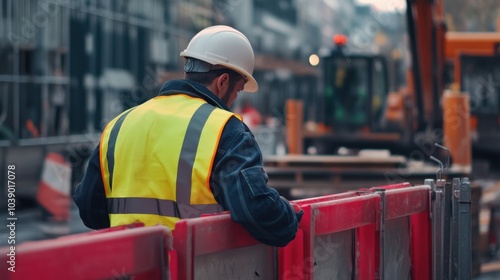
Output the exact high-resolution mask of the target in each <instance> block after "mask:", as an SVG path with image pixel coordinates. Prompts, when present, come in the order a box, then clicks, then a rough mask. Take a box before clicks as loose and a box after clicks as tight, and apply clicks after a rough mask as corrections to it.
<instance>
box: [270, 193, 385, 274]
mask: <svg viewBox="0 0 500 280" xmlns="http://www.w3.org/2000/svg"><path fill="white" fill-rule="evenodd" d="M294 202H295V203H297V204H299V205H301V207H302V209H303V210H304V216H303V217H302V220H301V222H300V229H302V231H303V234H304V249H303V253H304V254H303V257H302V264H300V265H297V264H290V263H289V264H283V267H284V269H283V270H281V269H280V278H279V279H314V278H315V276H316V278H317V279H322V277H328V274H329V273H330V271H327V270H329V269H332V272H333V273H336V275H333V274H330V275H329V277H333V278H335V279H345V277H348V279H350V278H351V277H352V276H353V275H354V274H355V276H356V277H357V279H375V273H376V269H377V268H378V264H377V263H376V261H377V258H376V257H375V255H376V253H377V248H376V244H377V241H378V238H379V233H378V231H377V223H378V216H379V208H380V197H379V196H378V195H376V194H370V193H367V194H362V193H357V192H346V193H341V194H335V195H329V196H325V197H318V198H312V199H304V200H297V201H294ZM353 230H354V231H353ZM360 238H362V239H363V242H362V243H361V242H358V240H359V239H360ZM346 240H347V241H350V242H345V241H346ZM339 244H340V247H342V248H338V247H339ZM291 245H292V246H293V244H290V245H288V246H287V247H285V248H284V249H288V247H289V246H291ZM289 250H291V249H289ZM282 251H283V250H282ZM282 251H280V253H281V252H282ZM296 251H300V250H297V249H296ZM345 252H348V253H349V254H352V256H351V259H349V258H348V256H346V255H344V253H345ZM331 264H334V265H333V266H332V265H331ZM335 264H336V265H337V267H335ZM344 264H345V265H350V266H351V269H350V270H349V268H348V267H345V265H344ZM339 267H341V269H338V268H339ZM296 268H301V269H302V271H299V270H298V269H296ZM347 270H349V271H347Z"/></svg>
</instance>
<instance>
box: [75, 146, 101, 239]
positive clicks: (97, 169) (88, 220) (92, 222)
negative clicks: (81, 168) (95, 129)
mask: <svg viewBox="0 0 500 280" xmlns="http://www.w3.org/2000/svg"><path fill="white" fill-rule="evenodd" d="M73 200H74V201H75V203H76V206H78V210H79V211H80V218H81V219H82V221H83V223H84V224H85V226H87V227H88V228H91V229H102V228H107V227H109V215H108V204H107V201H106V194H105V193H104V184H103V181H102V176H101V164H100V160H99V145H97V147H96V148H95V150H94V151H93V152H92V155H90V160H89V164H88V166H87V171H86V172H85V176H84V177H83V179H82V181H81V182H80V184H78V186H77V187H76V190H75V194H74V195H73Z"/></svg>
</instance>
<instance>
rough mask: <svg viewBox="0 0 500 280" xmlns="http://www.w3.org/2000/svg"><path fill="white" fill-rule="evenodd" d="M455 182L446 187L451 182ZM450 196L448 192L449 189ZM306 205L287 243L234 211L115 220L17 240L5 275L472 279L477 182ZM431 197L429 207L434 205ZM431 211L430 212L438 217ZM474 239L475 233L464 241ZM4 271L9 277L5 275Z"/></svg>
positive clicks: (393, 189) (398, 188) (385, 190)
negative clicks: (166, 219)
mask: <svg viewBox="0 0 500 280" xmlns="http://www.w3.org/2000/svg"><path fill="white" fill-rule="evenodd" d="M447 188H448V189H447ZM448 196H451V197H452V198H449V199H448V200H451V203H450V202H446V199H445V198H446V197H448ZM293 202H294V203H296V204H298V205H300V206H301V207H302V209H303V210H304V215H303V218H302V220H301V222H300V224H299V230H298V232H297V236H296V238H295V239H294V240H293V241H292V242H291V243H290V244H288V245H287V246H286V247H283V248H274V247H270V246H267V245H264V244H261V243H259V242H258V241H256V240H255V239H253V238H252V237H251V236H250V234H249V233H248V232H247V231H246V230H245V229H244V228H243V227H242V226H241V225H239V224H236V223H234V222H233V221H232V220H231V217H230V215H229V214H228V213H222V214H216V215H211V216H205V217H201V218H194V219H185V220H180V221H179V222H177V224H176V228H175V230H174V231H173V236H172V235H171V234H170V232H169V230H168V229H167V228H166V227H163V226H155V227H142V225H134V227H133V228H130V226H126V227H116V228H111V229H107V230H101V231H94V232H91V233H86V234H78V235H73V236H68V237H62V238H58V239H55V240H49V241H38V242H28V243H24V244H21V245H20V246H16V250H15V257H14V259H15V264H16V273H7V274H4V272H7V268H6V267H4V266H5V264H8V262H9V260H10V259H9V258H10V256H9V248H1V249H0V252H1V255H0V261H1V262H2V264H1V265H0V268H1V269H2V271H1V272H0V276H1V279H34V278H35V279H109V278H115V279H116V278H118V279H122V278H123V279H128V278H127V277H133V278H134V279H169V278H170V279H174V280H191V279H280V280H281V279H287V280H298V279H332V278H333V279H363V280H364V279H373V280H374V279H418V280H420V279H451V278H450V277H453V278H457V279H470V265H471V252H470V249H471V246H470V183H469V181H468V179H466V178H462V179H457V180H454V181H453V184H451V182H445V181H444V180H440V181H438V182H437V183H436V184H435V183H434V182H433V181H432V180H426V182H425V185H422V186H413V187H412V186H409V184H407V183H401V184H393V185H387V186H378V187H373V188H370V189H363V190H360V191H350V192H345V193H340V194H334V195H327V196H322V197H315V198H308V199H301V200H296V201H293ZM431 207H432V208H431ZM431 217H432V218H431ZM468 240H469V242H467V241H468ZM3 275H7V276H9V277H3Z"/></svg>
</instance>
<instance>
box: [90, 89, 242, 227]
mask: <svg viewBox="0 0 500 280" xmlns="http://www.w3.org/2000/svg"><path fill="white" fill-rule="evenodd" d="M231 116H236V117H238V118H240V117H239V116H237V115H235V114H233V113H231V112H228V111H225V110H222V109H219V108H215V107H214V106H211V105H209V104H207V103H206V102H205V101H204V100H202V99H200V98H194V97H190V96H188V95H184V94H178V95H169V96H158V97H156V98H153V99H151V100H149V101H147V102H145V103H144V104H142V105H139V106H137V107H134V108H131V109H129V110H127V111H125V112H123V113H122V114H120V115H119V116H117V117H116V118H115V119H113V120H112V121H111V122H110V123H109V124H108V125H107V126H106V128H105V129H104V131H103V133H102V136H101V143H100V155H99V157H100V163H101V174H102V178H103V182H104V189H105V192H106V198H107V201H108V210H109V220H110V225H111V226H117V225H123V224H130V223H134V222H137V221H140V222H143V223H144V224H145V225H155V224H163V225H166V226H167V227H169V228H170V229H171V230H173V229H174V228H175V222H176V221H177V220H179V219H180V218H190V217H197V216H200V215H201V214H204V213H215V212H220V211H221V210H222V208H221V207H220V206H218V205H217V202H216V200H215V198H214V195H213V194H212V191H211V190H210V186H209V181H210V174H211V171H212V163H213V161H214V158H215V154H216V152H217V147H218V144H219V140H220V137H221V134H222V130H223V129H224V126H225V124H226V122H227V121H228V120H229V118H230V117H231Z"/></svg>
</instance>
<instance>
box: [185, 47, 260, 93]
mask: <svg viewBox="0 0 500 280" xmlns="http://www.w3.org/2000/svg"><path fill="white" fill-rule="evenodd" d="M180 56H181V57H183V58H188V57H192V58H196V59H199V60H201V61H205V62H208V63H210V64H212V65H220V66H223V67H226V68H228V69H231V70H233V71H235V72H237V73H239V74H240V75H242V76H243V77H244V78H245V79H246V80H247V82H246V83H245V85H244V86H243V91H246V92H257V91H258V90H259V84H258V83H257V80H255V78H254V77H253V76H252V74H250V73H248V72H247V71H245V70H244V69H241V68H239V67H235V66H234V65H232V64H229V63H224V62H220V61H217V60H215V59H213V58H211V57H209V56H202V55H199V54H195V53H191V52H189V51H183V52H181V54H180Z"/></svg>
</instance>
